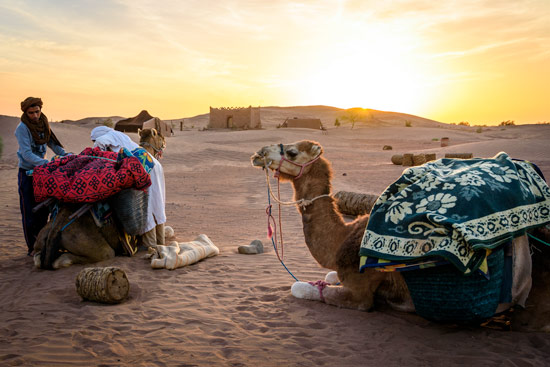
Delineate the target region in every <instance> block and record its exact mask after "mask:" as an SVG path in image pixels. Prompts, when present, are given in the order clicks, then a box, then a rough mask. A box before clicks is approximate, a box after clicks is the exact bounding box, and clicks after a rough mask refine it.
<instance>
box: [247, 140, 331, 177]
mask: <svg viewBox="0 0 550 367" xmlns="http://www.w3.org/2000/svg"><path fill="white" fill-rule="evenodd" d="M322 153H323V148H322V147H321V145H320V144H319V143H317V142H315V141H310V140H302V141H298V142H295V143H292V144H273V145H268V146H265V147H263V148H262V149H260V150H258V151H257V152H256V153H255V154H254V155H253V156H252V157H251V158H250V159H251V161H252V165H253V166H255V167H262V168H270V169H271V170H273V171H276V172H277V173H279V174H281V177H283V178H288V179H297V178H300V177H301V176H302V174H304V173H305V172H306V171H307V166H309V165H310V164H311V163H313V162H315V161H316V160H317V159H318V158H319V157H320V156H321V154H322Z"/></svg>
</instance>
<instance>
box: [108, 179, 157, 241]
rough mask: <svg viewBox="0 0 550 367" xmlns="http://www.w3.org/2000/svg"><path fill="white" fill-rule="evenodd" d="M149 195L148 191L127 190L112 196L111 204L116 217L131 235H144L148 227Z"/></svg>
mask: <svg viewBox="0 0 550 367" xmlns="http://www.w3.org/2000/svg"><path fill="white" fill-rule="evenodd" d="M148 202H149V194H148V193H147V192H146V191H142V190H136V189H125V190H122V191H120V192H119V193H118V194H116V195H113V196H111V198H110V199H109V203H110V205H111V207H112V208H113V211H114V213H115V216H116V217H117V219H118V221H119V222H120V223H121V224H122V227H123V228H124V231H126V233H128V234H129V235H132V236H136V235H140V234H143V233H144V232H145V228H146V226H147V207H148Z"/></svg>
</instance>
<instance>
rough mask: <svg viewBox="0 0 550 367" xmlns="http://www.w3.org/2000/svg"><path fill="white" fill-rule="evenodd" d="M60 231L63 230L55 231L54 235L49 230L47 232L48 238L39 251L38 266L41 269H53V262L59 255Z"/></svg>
mask: <svg viewBox="0 0 550 367" xmlns="http://www.w3.org/2000/svg"><path fill="white" fill-rule="evenodd" d="M52 230H53V228H52ZM62 233H63V232H61V231H57V233H56V234H55V236H52V235H51V231H50V233H49V234H48V238H47V239H46V241H45V243H44V247H43V248H42V250H41V251H40V267H41V268H42V269H48V270H54V268H53V262H54V261H55V259H57V258H58V257H59V256H60V255H61V234H62ZM52 237H53V238H52Z"/></svg>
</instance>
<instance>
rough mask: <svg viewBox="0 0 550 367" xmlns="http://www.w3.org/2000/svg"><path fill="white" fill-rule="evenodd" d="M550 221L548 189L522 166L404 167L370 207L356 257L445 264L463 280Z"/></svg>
mask: <svg viewBox="0 0 550 367" xmlns="http://www.w3.org/2000/svg"><path fill="white" fill-rule="evenodd" d="M547 223H550V188H549V187H548V185H547V184H546V182H545V181H544V178H543V177H541V175H539V174H538V173H537V171H536V169H535V166H534V165H532V164H531V163H529V162H525V161H518V160H513V159H511V158H510V157H509V156H508V155H507V154H506V153H503V152H501V153H499V154H497V155H496V156H495V157H493V158H490V159H481V158H474V159H464V160H462V159H446V158H445V159H440V160H437V161H433V162H429V163H426V164H424V165H422V166H418V167H411V168H408V169H406V170H405V171H404V172H403V174H402V176H401V177H400V178H399V179H398V180H397V181H396V182H394V183H393V184H391V185H390V186H389V187H388V188H387V189H386V190H385V191H384V193H383V194H382V195H381V196H380V197H379V198H378V200H377V202H376V203H375V205H374V207H373V209H372V211H371V215H370V219H369V222H368V225H367V228H366V230H365V234H364V236H363V240H362V243H361V249H360V255H361V256H368V257H377V258H382V259H386V260H391V261H418V260H419V259H434V258H435V259H437V258H439V259H441V258H443V259H445V260H447V261H449V262H450V263H451V264H453V265H454V266H455V267H456V268H457V269H458V270H459V271H460V272H462V273H464V274H470V273H472V272H473V271H474V270H477V269H478V268H479V266H480V264H481V263H482V262H483V261H484V259H485V258H486V253H487V250H488V249H495V248H497V247H499V246H500V245H502V244H504V243H506V242H508V241H510V240H511V239H512V238H514V237H517V236H520V235H523V234H525V231H526V230H528V229H530V228H535V227H539V226H543V225H546V224H547Z"/></svg>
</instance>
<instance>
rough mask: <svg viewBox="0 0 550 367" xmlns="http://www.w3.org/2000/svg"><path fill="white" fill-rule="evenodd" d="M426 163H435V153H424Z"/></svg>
mask: <svg viewBox="0 0 550 367" xmlns="http://www.w3.org/2000/svg"><path fill="white" fill-rule="evenodd" d="M424 156H425V157H426V162H431V161H435V153H425V154H424Z"/></svg>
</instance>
